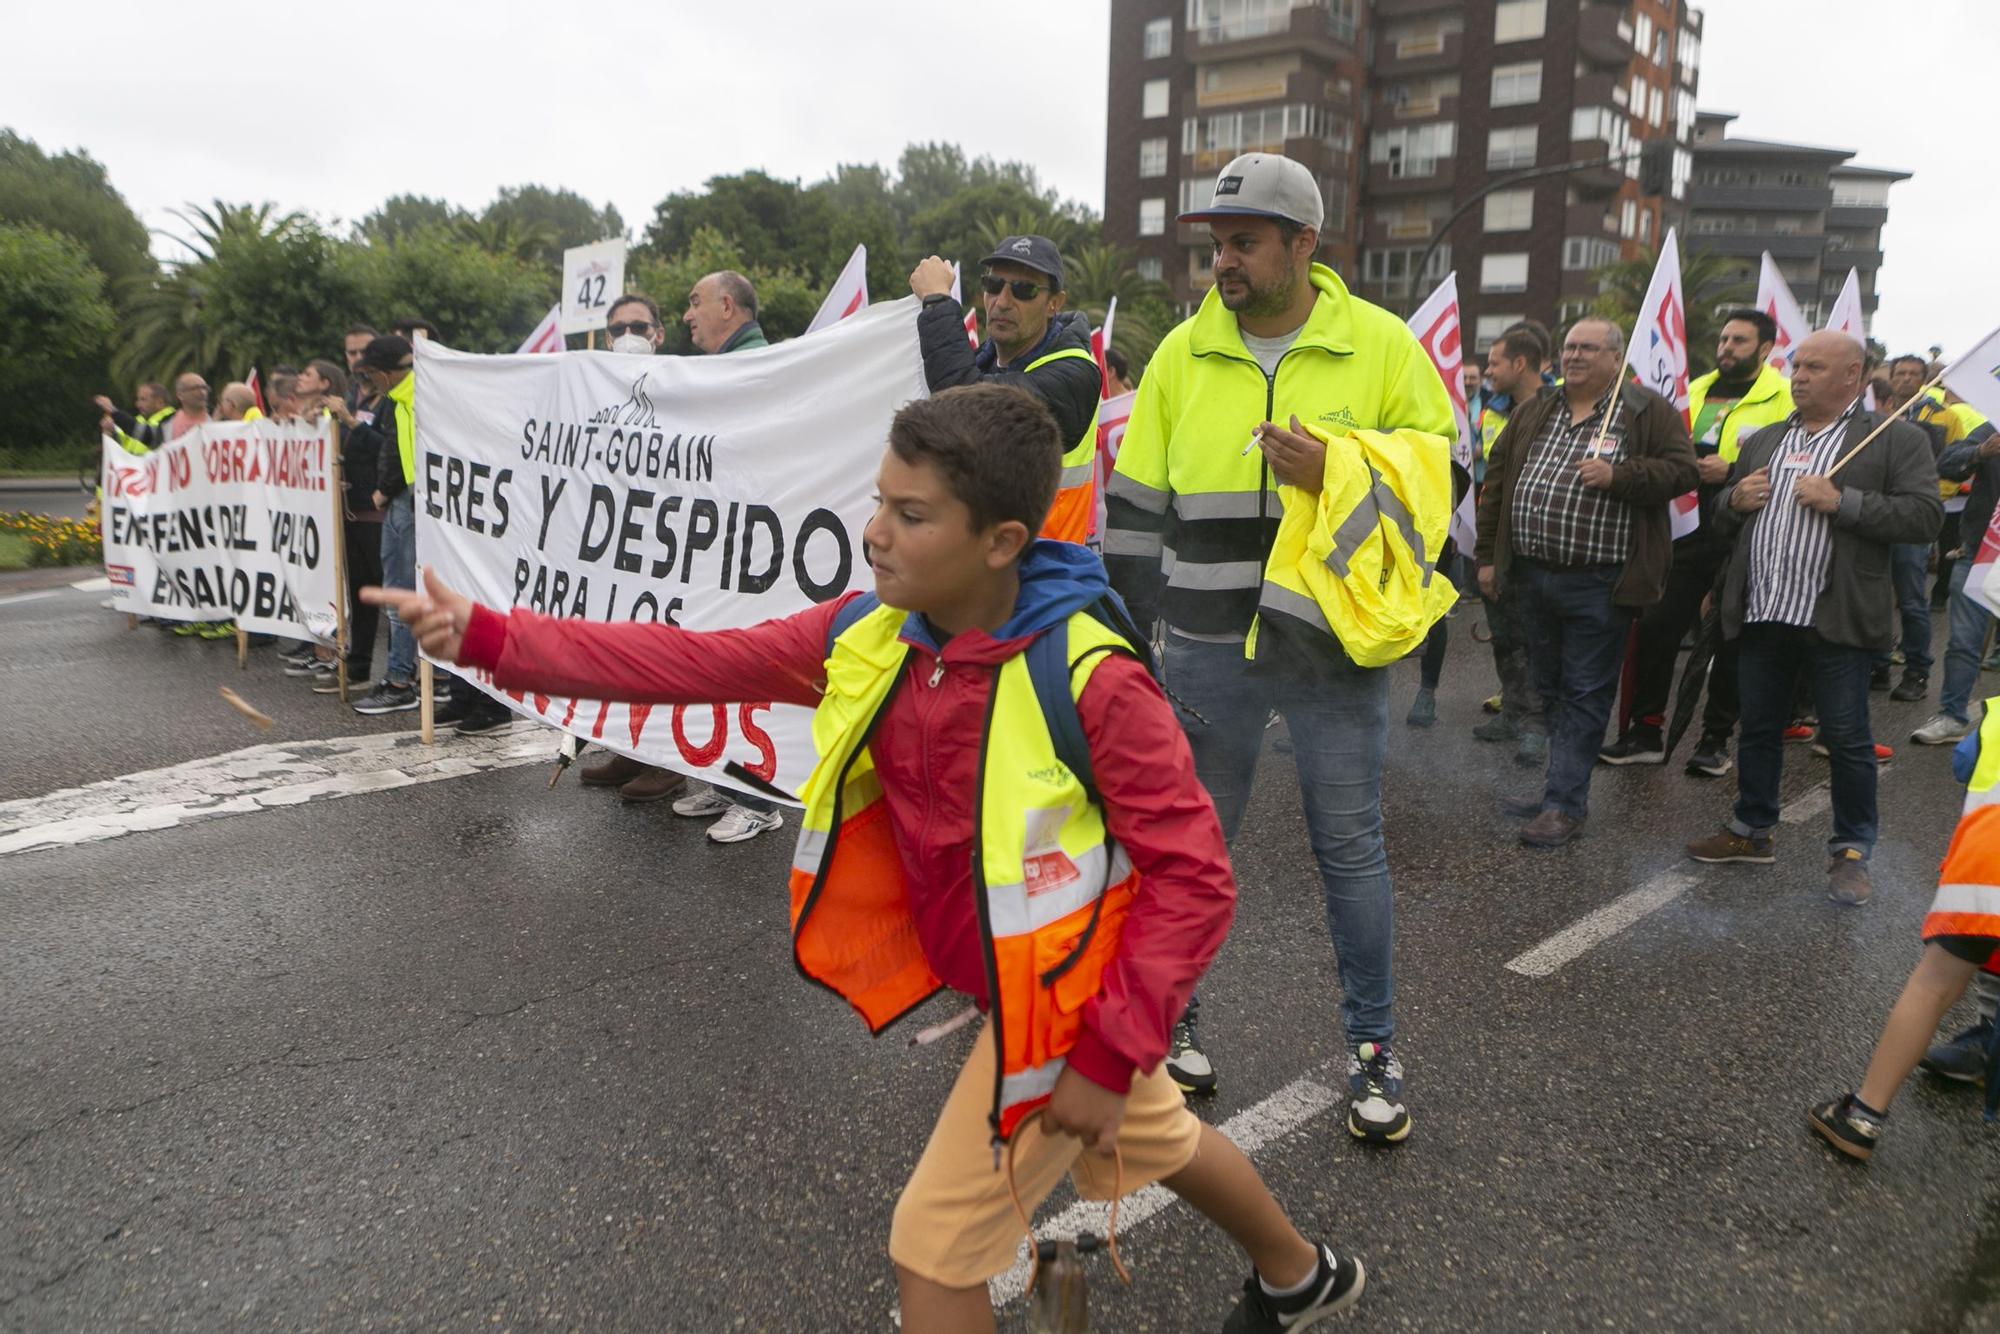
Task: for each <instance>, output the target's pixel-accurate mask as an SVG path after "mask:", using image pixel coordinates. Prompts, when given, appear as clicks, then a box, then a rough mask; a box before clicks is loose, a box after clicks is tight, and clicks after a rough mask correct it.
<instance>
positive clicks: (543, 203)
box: [479, 185, 625, 265]
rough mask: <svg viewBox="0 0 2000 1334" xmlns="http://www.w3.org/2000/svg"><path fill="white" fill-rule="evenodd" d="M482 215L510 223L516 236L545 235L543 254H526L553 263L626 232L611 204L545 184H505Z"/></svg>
mask: <svg viewBox="0 0 2000 1334" xmlns="http://www.w3.org/2000/svg"><path fill="white" fill-rule="evenodd" d="M479 217H480V221H482V222H485V223H489V224H496V223H497V224H502V225H504V226H506V227H507V228H509V229H510V233H511V234H512V235H515V236H521V237H526V236H545V237H546V238H547V240H546V242H545V244H544V248H543V249H542V250H541V251H540V252H539V253H536V254H532V255H524V256H522V257H523V258H525V259H532V260H536V261H539V262H540V263H544V264H550V265H559V264H561V263H562V252H563V251H565V250H568V249H571V248H573V247H575V246H580V245H589V244H590V243H591V242H593V241H602V240H605V239H606V238H607V237H613V236H623V235H625V220H624V219H623V218H621V217H619V216H618V210H617V209H615V208H613V207H612V206H611V205H610V204H606V205H605V206H604V207H603V208H599V207H597V205H595V204H593V203H591V202H590V201H589V200H588V199H585V198H584V197H583V196H582V195H580V194H578V193H576V191H574V190H560V189H558V190H551V189H549V188H548V187H547V186H543V185H510V186H507V187H505V188H503V189H502V190H501V191H500V193H499V195H497V196H496V197H495V198H494V200H493V202H492V203H490V204H488V205H487V206H486V208H485V211H484V212H482V213H481V214H480V215H479ZM543 229H546V230H545V231H544V230H543Z"/></svg>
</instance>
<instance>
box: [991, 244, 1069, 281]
mask: <svg viewBox="0 0 2000 1334" xmlns="http://www.w3.org/2000/svg"><path fill="white" fill-rule="evenodd" d="M979 262H980V263H981V264H995V263H998V264H1022V265H1026V266H1027V267H1028V268H1031V269H1033V270H1034V271H1035V272H1037V273H1046V274H1048V275H1049V277H1050V278H1053V279H1054V280H1055V288H1056V290H1057V291H1061V290H1062V285H1063V271H1062V252H1061V251H1059V250H1057V249H1056V243H1055V242H1054V241H1051V240H1050V239H1049V238H1048V237H1046V236H1010V237H1008V238H1007V239H1006V240H1004V241H1002V242H1001V243H1000V245H999V248H998V249H996V250H995V251H994V252H993V253H992V254H990V255H988V256H987V257H986V258H985V259H982V260H980V261H979Z"/></svg>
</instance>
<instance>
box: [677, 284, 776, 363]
mask: <svg viewBox="0 0 2000 1334" xmlns="http://www.w3.org/2000/svg"><path fill="white" fill-rule="evenodd" d="M681 322H682V323H683V324H685V325H687V329H688V336H689V337H690V338H692V339H693V340H694V345H695V346H696V347H697V348H699V349H701V350H702V351H703V352H707V353H711V354H717V355H719V354H721V353H724V352H741V351H744V350H745V349H748V348H753V347H766V346H768V345H769V340H768V339H766V338H765V337H764V329H763V326H762V325H760V324H758V323H757V289H756V288H754V287H752V286H751V285H750V280H749V279H748V278H745V277H744V276H743V275H742V274H740V273H737V272H735V271H734V270H732V269H724V270H722V271H721V272H719V273H711V274H709V275H708V276H707V277H706V278H703V279H702V280H701V281H700V282H698V283H696V284H695V285H694V287H693V288H692V289H691V290H690V291H689V292H688V304H687V311H686V312H685V313H684V314H683V315H682V316H681Z"/></svg>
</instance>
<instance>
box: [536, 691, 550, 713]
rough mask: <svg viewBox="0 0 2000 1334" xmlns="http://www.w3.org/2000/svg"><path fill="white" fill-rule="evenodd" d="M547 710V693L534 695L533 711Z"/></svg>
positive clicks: (542, 711)
mask: <svg viewBox="0 0 2000 1334" xmlns="http://www.w3.org/2000/svg"><path fill="white" fill-rule="evenodd" d="M548 711H549V697H548V696H547V695H537V696H535V712H536V713H547V712H548Z"/></svg>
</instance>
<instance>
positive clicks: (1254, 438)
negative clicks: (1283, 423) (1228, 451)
mask: <svg viewBox="0 0 2000 1334" xmlns="http://www.w3.org/2000/svg"><path fill="white" fill-rule="evenodd" d="M1263 443H1264V428H1263V427H1261V426H1260V427H1258V428H1257V429H1256V430H1254V431H1252V432H1251V433H1250V443H1249V444H1247V445H1245V446H1243V452H1242V453H1241V454H1238V455H1237V456H1236V457H1237V458H1239V459H1242V458H1248V457H1250V451H1251V450H1253V449H1255V448H1257V446H1259V445H1261V444H1263Z"/></svg>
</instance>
